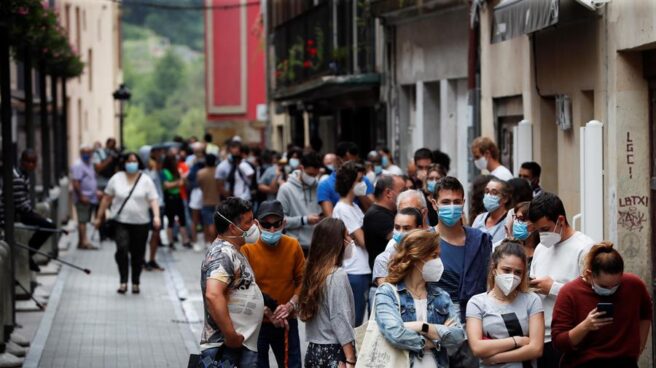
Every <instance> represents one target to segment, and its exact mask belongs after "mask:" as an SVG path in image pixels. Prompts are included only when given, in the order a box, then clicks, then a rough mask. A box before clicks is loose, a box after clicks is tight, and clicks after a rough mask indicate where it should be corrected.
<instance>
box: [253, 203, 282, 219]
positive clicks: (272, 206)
mask: <svg viewBox="0 0 656 368" xmlns="http://www.w3.org/2000/svg"><path fill="white" fill-rule="evenodd" d="M270 215H276V216H278V217H280V218H281V219H282V218H285V212H284V211H283V209H282V203H280V201H277V200H271V201H264V202H262V203H260V208H259V209H258V210H257V219H258V220H262V219H263V218H265V217H267V216H270Z"/></svg>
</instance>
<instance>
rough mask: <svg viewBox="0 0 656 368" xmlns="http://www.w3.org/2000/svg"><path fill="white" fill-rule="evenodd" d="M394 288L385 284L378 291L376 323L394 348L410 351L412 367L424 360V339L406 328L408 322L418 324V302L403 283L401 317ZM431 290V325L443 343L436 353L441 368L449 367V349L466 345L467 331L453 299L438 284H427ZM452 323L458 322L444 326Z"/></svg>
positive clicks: (428, 291) (429, 306)
mask: <svg viewBox="0 0 656 368" xmlns="http://www.w3.org/2000/svg"><path fill="white" fill-rule="evenodd" d="M393 286H394V285H392V284H383V285H381V286H380V287H379V288H378V290H377V291H376V299H375V310H376V313H375V314H376V316H375V317H376V323H377V324H378V327H379V329H380V332H381V334H382V335H383V337H385V339H386V340H387V341H389V342H390V343H391V344H392V345H393V346H394V347H396V348H398V349H403V350H409V351H410V367H412V366H413V365H414V362H415V359H417V358H419V359H421V358H423V356H424V344H425V341H424V337H423V336H422V335H421V334H419V333H418V332H415V331H412V330H409V329H407V328H405V327H404V326H403V323H404V322H413V321H416V320H417V314H416V312H415V302H414V299H413V298H412V295H410V293H409V292H408V290H407V289H406V287H405V283H404V282H403V281H401V282H399V283H398V284H397V285H395V286H396V291H397V292H398V294H399V299H400V301H401V306H400V313H399V304H398V302H397V298H396V295H394V290H393V289H392V287H393ZM426 290H427V294H428V295H427V306H428V311H427V318H428V321H427V323H429V324H431V325H434V326H435V327H436V328H437V332H438V333H439V335H440V339H439V340H438V341H437V343H436V345H437V346H436V348H435V349H433V355H434V356H435V360H436V363H437V366H438V368H444V367H448V366H449V359H448V356H447V351H446V347H457V346H460V345H461V344H462V343H463V341H465V331H464V329H463V328H462V325H461V323H460V318H459V316H458V315H457V312H456V310H455V308H454V306H453V303H452V302H451V297H450V296H449V294H447V293H446V292H445V291H444V290H442V289H441V288H439V287H438V286H437V284H436V283H432V282H428V283H426ZM449 319H451V320H453V321H454V324H453V325H451V326H450V327H446V326H444V323H446V322H447V321H448V320H449Z"/></svg>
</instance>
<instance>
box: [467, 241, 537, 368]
mask: <svg viewBox="0 0 656 368" xmlns="http://www.w3.org/2000/svg"><path fill="white" fill-rule="evenodd" d="M526 263H527V262H526V254H525V253H524V248H523V247H522V245H521V244H520V243H519V242H516V241H513V240H504V241H503V242H502V243H501V245H500V246H498V247H497V248H496V249H495V250H494V253H493V254H492V259H491V260H490V272H489V273H488V278H487V287H488V291H487V292H485V293H482V294H478V295H474V296H473V297H472V298H471V299H470V300H469V302H468V303H467V339H468V341H469V346H470V347H471V350H472V352H473V353H474V355H476V356H477V357H478V358H480V360H481V365H480V366H481V368H488V367H502V368H523V367H532V368H536V367H537V360H536V359H537V358H538V357H540V356H541V355H542V348H543V344H544V312H543V309H542V301H541V300H540V297H538V296H537V295H536V294H535V293H533V292H530V291H529V290H528V268H527V265H526Z"/></svg>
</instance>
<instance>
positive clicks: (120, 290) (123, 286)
mask: <svg viewBox="0 0 656 368" xmlns="http://www.w3.org/2000/svg"><path fill="white" fill-rule="evenodd" d="M127 291H128V284H121V286H119V287H118V289H117V290H116V292H117V293H119V294H125V293H126V292H127Z"/></svg>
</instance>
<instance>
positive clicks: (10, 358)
mask: <svg viewBox="0 0 656 368" xmlns="http://www.w3.org/2000/svg"><path fill="white" fill-rule="evenodd" d="M22 366H23V359H22V358H18V357H16V356H15V355H12V354H9V353H7V352H5V353H2V354H0V368H16V367H22Z"/></svg>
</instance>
